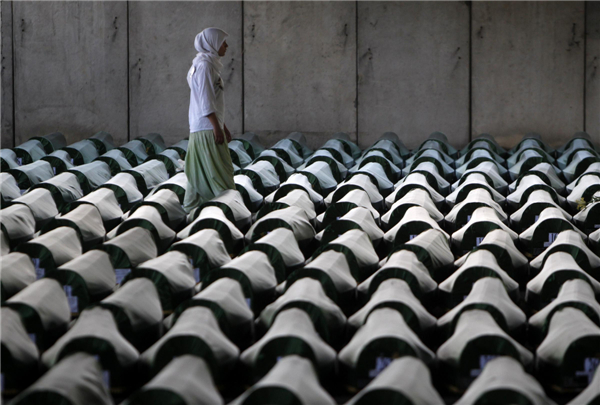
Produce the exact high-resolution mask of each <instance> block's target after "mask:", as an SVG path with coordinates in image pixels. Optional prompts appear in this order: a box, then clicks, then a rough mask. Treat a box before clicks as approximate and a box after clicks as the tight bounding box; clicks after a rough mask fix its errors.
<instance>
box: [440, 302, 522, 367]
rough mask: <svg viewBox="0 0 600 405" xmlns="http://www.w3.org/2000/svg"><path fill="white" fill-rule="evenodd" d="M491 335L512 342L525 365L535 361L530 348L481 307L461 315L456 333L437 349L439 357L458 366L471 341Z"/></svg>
mask: <svg viewBox="0 0 600 405" xmlns="http://www.w3.org/2000/svg"><path fill="white" fill-rule="evenodd" d="M491 336H496V337H498V338H502V339H504V340H506V341H508V342H510V343H511V344H512V345H513V347H514V348H515V349H516V351H517V352H518V353H519V357H520V361H521V363H523V364H524V365H528V364H530V363H531V362H532V361H533V354H532V353H531V352H530V351H529V350H527V349H526V348H525V347H523V346H521V345H520V344H519V342H517V341H516V340H515V339H513V338H512V337H510V336H509V335H508V334H507V333H506V332H504V331H503V330H502V328H500V326H498V324H497V323H496V321H494V318H492V315H490V313H489V312H487V311H484V310H480V309H472V310H468V311H465V312H463V313H462V314H461V315H460V317H459V318H458V322H457V323H456V329H455V330H454V334H453V335H452V336H451V337H450V339H448V340H446V342H444V344H442V345H441V346H440V348H439V349H438V351H437V358H438V359H439V360H440V361H443V362H445V363H448V364H450V365H452V366H454V367H458V366H459V362H460V358H461V356H462V352H463V350H465V348H466V347H467V345H468V344H469V342H471V341H473V340H475V339H478V338H480V337H491Z"/></svg>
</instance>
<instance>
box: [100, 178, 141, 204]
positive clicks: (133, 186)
mask: <svg viewBox="0 0 600 405" xmlns="http://www.w3.org/2000/svg"><path fill="white" fill-rule="evenodd" d="M109 184H114V185H115V186H117V187H119V188H120V189H122V190H123V192H124V193H125V196H126V197H127V202H129V203H134V202H136V201H141V200H143V199H144V196H143V195H142V193H140V190H138V187H137V183H136V182H135V178H134V177H133V175H132V174H130V173H119V174H117V175H116V176H114V177H113V178H111V179H110V180H108V181H107V182H106V183H104V184H103V185H104V186H107V185H109Z"/></svg>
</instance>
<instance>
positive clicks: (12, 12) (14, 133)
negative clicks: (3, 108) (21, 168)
mask: <svg viewBox="0 0 600 405" xmlns="http://www.w3.org/2000/svg"><path fill="white" fill-rule="evenodd" d="M14 4H15V2H14V1H11V2H10V19H11V22H10V37H11V38H10V41H11V43H12V46H11V48H12V49H11V50H10V52H11V58H12V61H11V64H12V89H11V90H12V145H13V147H15V146H17V130H16V124H17V121H16V106H15V104H16V103H15V10H14Z"/></svg>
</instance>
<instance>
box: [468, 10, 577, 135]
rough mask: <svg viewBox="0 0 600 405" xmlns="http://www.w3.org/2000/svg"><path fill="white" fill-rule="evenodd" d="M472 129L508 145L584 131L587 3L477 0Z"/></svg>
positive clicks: (474, 16)
mask: <svg viewBox="0 0 600 405" xmlns="http://www.w3.org/2000/svg"><path fill="white" fill-rule="evenodd" d="M472 7H473V14H472V19H473V20H472V32H471V39H472V58H473V62H472V132H473V134H479V133H482V132H489V133H491V134H492V135H494V136H495V137H496V139H497V140H498V142H499V143H500V144H502V145H505V146H510V145H514V144H515V142H517V141H518V140H520V139H521V137H522V135H523V134H525V133H527V132H531V131H534V132H538V133H540V134H541V135H542V138H543V139H544V140H545V141H546V142H548V143H550V144H553V145H556V146H558V145H560V144H562V143H564V142H565V139H566V138H567V137H569V136H571V135H573V134H574V133H575V132H577V131H581V130H583V108H584V104H583V103H584V96H583V89H584V80H583V73H582V72H583V59H584V58H583V57H584V40H583V32H584V22H585V21H584V17H585V16H584V3H583V2H473V3H472Z"/></svg>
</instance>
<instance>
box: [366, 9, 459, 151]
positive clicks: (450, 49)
mask: <svg viewBox="0 0 600 405" xmlns="http://www.w3.org/2000/svg"><path fill="white" fill-rule="evenodd" d="M357 36H358V52H357V55H358V56H357V57H358V133H359V135H358V137H359V143H360V146H361V147H366V146H368V145H370V144H372V143H373V142H374V141H375V140H376V139H377V138H379V136H381V134H382V133H384V132H386V131H393V132H396V133H397V134H398V136H400V138H401V139H402V140H403V142H404V143H405V145H406V146H408V147H416V146H418V145H419V144H420V143H421V142H422V141H423V139H424V138H426V137H427V136H428V135H429V134H430V133H432V132H434V131H441V132H444V133H445V134H446V135H448V138H449V139H450V141H451V142H452V143H454V144H457V145H464V144H466V143H467V142H468V140H469V9H468V6H467V5H466V4H465V3H464V2H369V1H365V2H359V3H358V34H357Z"/></svg>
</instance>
